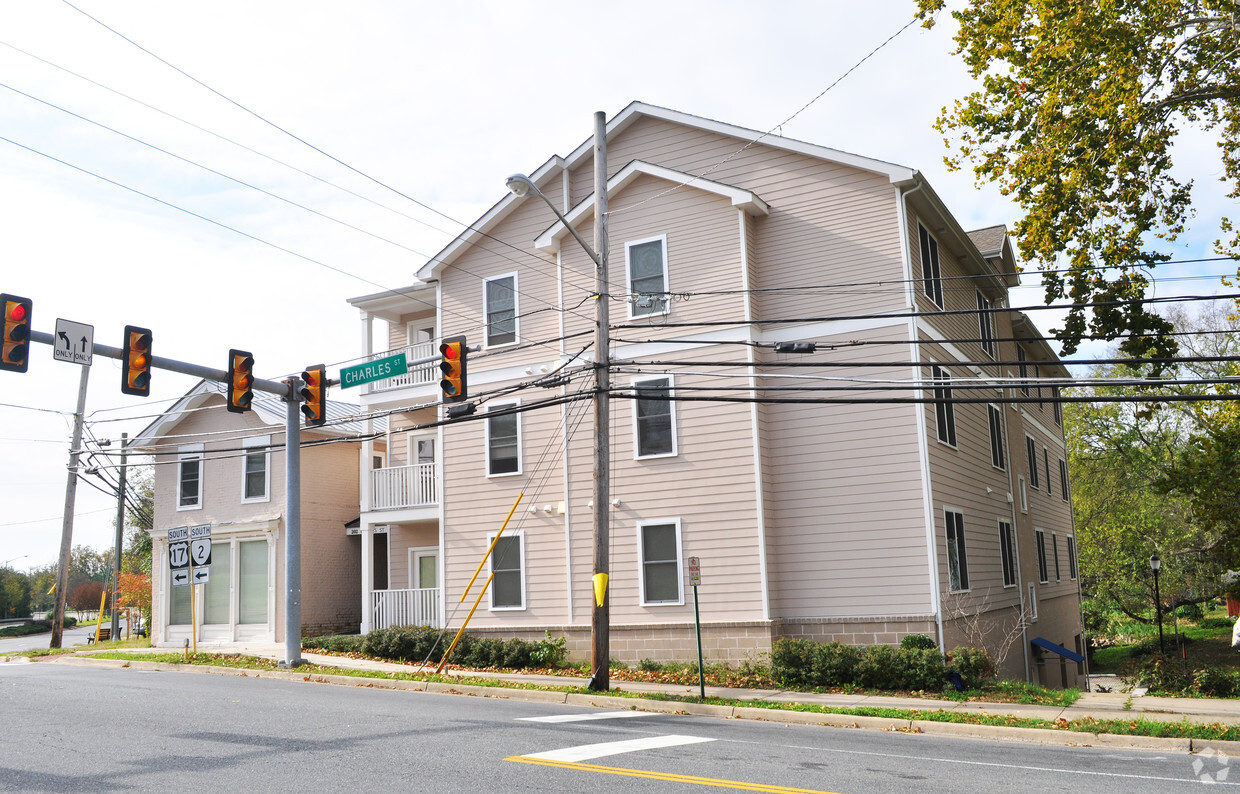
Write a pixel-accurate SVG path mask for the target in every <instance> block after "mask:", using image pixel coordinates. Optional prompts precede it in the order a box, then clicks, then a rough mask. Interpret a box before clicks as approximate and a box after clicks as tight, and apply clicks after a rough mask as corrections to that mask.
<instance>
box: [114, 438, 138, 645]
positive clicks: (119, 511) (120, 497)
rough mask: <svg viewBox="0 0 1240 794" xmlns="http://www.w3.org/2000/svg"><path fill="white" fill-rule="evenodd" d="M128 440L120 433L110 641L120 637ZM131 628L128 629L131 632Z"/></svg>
mask: <svg viewBox="0 0 1240 794" xmlns="http://www.w3.org/2000/svg"><path fill="white" fill-rule="evenodd" d="M128 440H129V434H128V433H121V471H120V477H119V480H120V485H119V486H118V488H117V493H116V548H115V552H116V553H115V555H114V556H113V558H112V559H113V560H114V561H115V562H114V564H113V565H112V639H114V640H119V639H120V637H121V635H120V624H121V619H120V615H118V614H117V611H116V596H117V593H118V591H119V590H120V586H121V546H122V544H123V543H124V539H125V537H124V536H125V453H126V451H127V450H126V449H125V442H126V441H128ZM132 628H133V627H132V626H131V627H130V629H131V630H132Z"/></svg>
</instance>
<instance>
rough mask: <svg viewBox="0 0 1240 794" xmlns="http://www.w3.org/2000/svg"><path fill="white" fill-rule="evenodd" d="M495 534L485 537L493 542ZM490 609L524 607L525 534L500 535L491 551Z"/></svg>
mask: <svg viewBox="0 0 1240 794" xmlns="http://www.w3.org/2000/svg"><path fill="white" fill-rule="evenodd" d="M494 540H495V536H494V535H491V536H490V537H488V538H487V542H488V543H490V542H494ZM491 573H492V575H493V576H494V577H495V578H494V579H493V580H492V581H491V609H525V534H524V533H522V532H516V533H513V534H508V535H501V536H500V539H499V542H498V543H496V544H495V549H494V550H492V552H491Z"/></svg>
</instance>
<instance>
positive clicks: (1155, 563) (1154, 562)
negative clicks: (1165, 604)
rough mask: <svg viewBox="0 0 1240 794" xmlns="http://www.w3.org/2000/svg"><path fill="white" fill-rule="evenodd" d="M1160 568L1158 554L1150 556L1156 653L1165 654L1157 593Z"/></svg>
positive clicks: (1159, 599)
mask: <svg viewBox="0 0 1240 794" xmlns="http://www.w3.org/2000/svg"><path fill="white" fill-rule="evenodd" d="M1161 568H1162V557H1159V556H1158V552H1154V553H1153V554H1151V555H1150V570H1151V571H1153V572H1154V614H1155V615H1156V616H1157V618H1158V652H1159V653H1162V654H1165V653H1166V652H1167V648H1166V647H1165V646H1164V645H1163V627H1162V594H1161V593H1159V592H1158V571H1159V569H1161Z"/></svg>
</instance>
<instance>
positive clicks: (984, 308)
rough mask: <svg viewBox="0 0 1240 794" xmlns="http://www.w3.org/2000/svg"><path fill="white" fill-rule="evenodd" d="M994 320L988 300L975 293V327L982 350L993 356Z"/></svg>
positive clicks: (979, 293)
mask: <svg viewBox="0 0 1240 794" xmlns="http://www.w3.org/2000/svg"><path fill="white" fill-rule="evenodd" d="M994 323H995V318H994V315H993V314H992V313H991V311H990V299H989V298H987V297H986V296H985V295H983V294H982V293H981V292H980V291H979V292H978V293H977V326H978V333H979V336H980V338H981V343H982V350H983V351H985V353H986V355H988V356H990V357H991V358H994V355H995V324H994Z"/></svg>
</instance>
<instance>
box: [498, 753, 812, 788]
mask: <svg viewBox="0 0 1240 794" xmlns="http://www.w3.org/2000/svg"><path fill="white" fill-rule="evenodd" d="M504 760H505V761H516V762H518V763H522V764H538V765H539V766H555V767H559V768H560V769H578V770H581V771H583V772H601V773H603V774H608V775H625V776H627V777H644V778H649V779H651V780H666V781H670V782H673V783H692V784H694V785H698V786H719V787H722V788H734V789H741V790H743V791H767V792H774V794H837V792H831V791H820V790H818V789H808V788H790V787H788V786H774V785H770V784H767V783H746V782H744V781H742V780H720V779H719V778H713V777H697V776H695V775H676V774H672V773H670V772H651V771H649V770H645V769H625V768H623V767H618V766H599V765H598V764H581V763H575V762H571V761H548V760H546V759H544V758H528V757H526V756H521V755H514V756H511V757H509V758H505V759H504Z"/></svg>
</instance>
